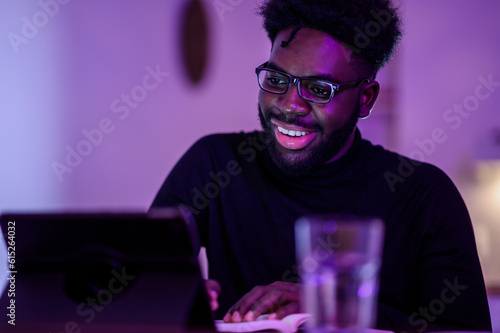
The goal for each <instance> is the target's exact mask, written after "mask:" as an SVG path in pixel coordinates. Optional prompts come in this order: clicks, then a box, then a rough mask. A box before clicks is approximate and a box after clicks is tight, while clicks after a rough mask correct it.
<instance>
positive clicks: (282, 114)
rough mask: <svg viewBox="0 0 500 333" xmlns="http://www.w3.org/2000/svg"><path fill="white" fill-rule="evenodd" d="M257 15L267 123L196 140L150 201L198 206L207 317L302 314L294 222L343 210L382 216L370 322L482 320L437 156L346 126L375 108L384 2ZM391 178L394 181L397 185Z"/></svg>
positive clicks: (470, 326)
mask: <svg viewBox="0 0 500 333" xmlns="http://www.w3.org/2000/svg"><path fill="white" fill-rule="evenodd" d="M260 13H261V15H262V16H263V17H264V27H265V29H266V31H267V33H268V36H269V38H270V40H271V42H272V47H271V54H270V57H269V59H267V61H266V62H265V63H264V64H262V65H260V66H258V67H257V68H256V69H255V72H256V76H257V84H259V86H260V88H261V89H260V92H259V96H258V108H259V110H258V111H259V118H260V121H261V124H262V128H263V131H255V132H252V133H243V132H242V133H230V134H214V135H210V136H207V137H204V138H202V139H200V140H199V141H198V142H196V143H195V144H194V145H193V146H192V147H191V148H190V149H189V150H188V151H187V152H186V154H185V155H184V156H183V157H182V158H181V159H180V161H179V162H178V163H177V165H176V166H175V167H174V168H173V170H172V171H171V173H170V174H169V176H168V177H167V179H166V181H165V183H164V184H163V186H162V188H161V189H160V191H159V192H158V194H157V196H156V198H155V200H154V202H153V205H152V207H161V206H169V205H182V206H183V207H186V208H187V209H189V210H190V211H191V213H192V214H193V215H194V218H195V219H196V222H197V225H198V229H199V233H200V239H201V244H202V245H203V246H205V247H206V249H207V256H208V260H209V276H210V279H211V280H210V281H208V283H207V288H208V290H209V296H210V298H211V301H212V305H213V307H214V308H216V307H218V310H217V312H216V317H218V318H224V320H225V321H229V322H230V321H232V322H238V321H241V320H253V319H254V318H255V317H257V316H258V315H259V314H261V313H270V316H271V317H276V318H282V317H283V316H285V315H287V314H289V313H294V312H298V311H301V308H300V289H301V285H300V280H299V276H300V270H301V267H297V265H296V264H295V246H294V244H295V243H294V223H295V221H296V220H297V218H298V217H300V216H302V215H305V214H310V213H347V214H359V215H369V216H376V217H379V218H381V219H383V220H384V221H385V223H386V234H385V245H384V251H383V263H382V267H381V272H380V276H381V278H380V292H379V298H378V320H377V328H380V329H388V330H393V331H401V330H407V331H411V332H414V331H415V332H423V331H429V330H434V331H436V330H481V331H488V330H491V323H490V315H489V309H488V304H487V299H486V292H485V287H484V281H483V277H482V273H481V267H480V264H479V260H478V256H477V250H476V245H475V240H474V233H473V229H472V224H471V221H470V218H469V215H468V212H467V208H466V207H465V204H464V202H463V200H462V198H461V196H460V194H459V193H458V191H457V189H456V187H455V186H454V185H453V183H452V182H451V180H450V179H449V178H448V177H447V176H446V175H445V174H444V173H443V172H442V171H441V170H439V169H438V168H436V167H435V166H432V165H429V164H426V163H421V162H418V161H413V160H410V159H407V158H405V157H403V156H401V155H398V154H396V153H393V152H390V151H387V150H385V149H384V148H382V147H380V146H374V145H372V144H371V143H370V142H369V141H367V140H365V139H363V138H362V137H361V133H360V132H359V130H358V129H357V127H356V124H357V121H358V119H359V118H365V117H368V116H369V115H370V112H371V111H372V109H373V108H374V105H375V102H376V100H377V97H378V93H379V83H378V82H377V81H376V74H377V72H378V71H379V70H380V68H381V67H382V66H383V65H384V64H385V63H386V62H387V61H388V60H389V59H390V57H391V56H392V54H393V52H394V49H395V46H396V44H397V42H398V40H399V39H400V36H401V32H400V19H399V17H398V15H397V11H396V10H395V9H394V8H392V7H391V3H390V1H388V0H352V1H345V0H328V1H317V0H315V1H312V0H311V1H308V0H269V1H266V2H265V3H264V4H263V5H262V7H261V8H260ZM375 26H376V27H377V30H373V31H371V33H370V39H369V40H366V39H365V40H363V39H360V31H362V30H363V29H366V28H369V27H375ZM374 31H376V32H377V33H374ZM408 167H411V168H412V170H413V171H412V173H411V175H410V176H408V175H407V174H405V178H404V179H403V178H402V175H401V170H405V169H404V168H408ZM387 175H394V176H393V177H396V179H399V178H401V179H403V181H399V182H398V183H397V186H395V184H394V182H393V179H394V178H390V177H388V176H387ZM398 175H399V176H398ZM397 177H399V178H397Z"/></svg>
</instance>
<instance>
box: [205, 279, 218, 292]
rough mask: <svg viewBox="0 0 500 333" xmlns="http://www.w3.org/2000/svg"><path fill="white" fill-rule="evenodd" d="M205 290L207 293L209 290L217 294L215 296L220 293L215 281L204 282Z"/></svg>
mask: <svg viewBox="0 0 500 333" xmlns="http://www.w3.org/2000/svg"><path fill="white" fill-rule="evenodd" d="M205 288H206V289H207V291H208V292H210V291H211V290H213V291H215V292H217V295H218V294H220V291H221V287H220V284H219V282H217V281H216V280H205Z"/></svg>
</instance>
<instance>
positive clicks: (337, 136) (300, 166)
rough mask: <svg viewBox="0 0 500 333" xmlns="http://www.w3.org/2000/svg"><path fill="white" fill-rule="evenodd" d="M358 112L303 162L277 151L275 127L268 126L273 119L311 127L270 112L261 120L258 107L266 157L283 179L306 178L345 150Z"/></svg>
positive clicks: (261, 116) (311, 150) (355, 123)
mask: <svg viewBox="0 0 500 333" xmlns="http://www.w3.org/2000/svg"><path fill="white" fill-rule="evenodd" d="M360 112H361V107H360V105H359V104H358V105H357V106H356V107H355V109H354V111H353V112H352V114H351V116H350V117H349V119H348V120H347V122H346V123H345V124H343V125H342V126H341V127H340V128H338V129H336V130H335V131H333V132H332V133H331V134H330V135H329V136H328V137H327V138H326V139H324V140H322V141H320V142H319V143H318V144H317V145H315V146H314V147H311V148H309V153H308V155H307V156H306V158H303V159H294V158H292V157H291V156H293V154H294V152H293V151H289V152H288V153H286V154H287V155H288V156H286V155H285V153H283V152H281V151H280V150H279V149H278V147H281V145H280V144H279V143H278V141H277V139H276V137H275V134H274V126H273V125H272V123H271V118H276V119H278V120H281V121H283V122H287V123H290V124H294V125H297V126H302V127H305V128H309V129H312V128H311V126H304V124H303V122H302V118H301V117H295V116H294V117H286V116H285V115H283V114H282V115H279V116H277V115H274V114H272V113H271V112H269V113H267V115H266V116H264V115H263V112H262V109H261V107H260V105H259V120H260V124H261V126H262V129H263V130H264V133H265V135H266V137H267V140H266V147H267V148H268V151H269V155H270V156H271V159H272V160H273V162H274V164H276V166H277V167H278V168H279V169H280V170H281V171H282V172H283V173H285V174H286V175H288V176H294V177H299V176H304V175H307V174H309V173H310V172H311V171H312V170H314V169H316V168H318V167H320V166H322V165H324V164H326V163H327V162H328V161H329V160H331V159H332V158H333V157H334V156H335V155H336V154H337V153H338V152H339V151H340V150H341V149H342V148H343V147H344V146H345V144H346V142H347V140H348V139H349V137H350V136H351V133H352V132H353V131H354V129H355V128H356V125H357V123H358V119H359V114H360ZM314 130H316V131H318V132H319V133H320V134H321V133H322V132H324V130H323V128H321V127H320V126H315V128H314Z"/></svg>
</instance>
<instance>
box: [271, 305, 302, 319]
mask: <svg viewBox="0 0 500 333" xmlns="http://www.w3.org/2000/svg"><path fill="white" fill-rule="evenodd" d="M298 312H301V307H300V302H291V303H288V304H287V305H284V306H282V307H280V308H279V309H278V310H276V311H275V312H273V313H271V314H269V317H268V319H283V318H284V317H286V316H288V315H289V314H292V313H298Z"/></svg>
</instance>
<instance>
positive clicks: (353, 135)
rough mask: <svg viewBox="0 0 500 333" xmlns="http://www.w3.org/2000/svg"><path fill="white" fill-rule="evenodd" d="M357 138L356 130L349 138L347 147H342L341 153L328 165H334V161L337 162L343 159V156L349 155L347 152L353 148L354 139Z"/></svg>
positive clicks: (329, 161)
mask: <svg viewBox="0 0 500 333" xmlns="http://www.w3.org/2000/svg"><path fill="white" fill-rule="evenodd" d="M355 137H356V129H354V131H352V133H351V135H350V136H349V139H347V141H346V143H345V145H344V146H343V147H342V149H340V150H339V152H338V153H337V154H335V155H334V156H333V157H332V158H331V159H330V160H328V162H326V163H332V162H333V161H336V160H338V159H339V158H341V157H342V156H344V155H345V153H347V151H348V150H349V148H351V146H352V144H353V143H354V138H355Z"/></svg>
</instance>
